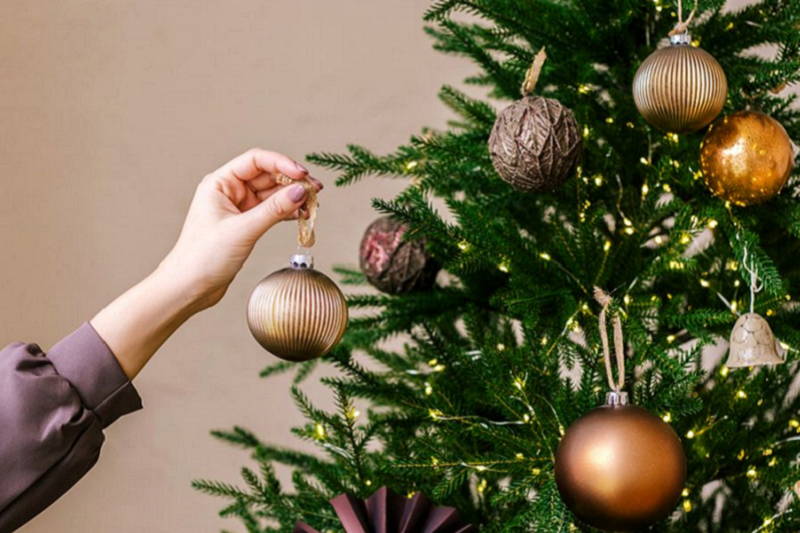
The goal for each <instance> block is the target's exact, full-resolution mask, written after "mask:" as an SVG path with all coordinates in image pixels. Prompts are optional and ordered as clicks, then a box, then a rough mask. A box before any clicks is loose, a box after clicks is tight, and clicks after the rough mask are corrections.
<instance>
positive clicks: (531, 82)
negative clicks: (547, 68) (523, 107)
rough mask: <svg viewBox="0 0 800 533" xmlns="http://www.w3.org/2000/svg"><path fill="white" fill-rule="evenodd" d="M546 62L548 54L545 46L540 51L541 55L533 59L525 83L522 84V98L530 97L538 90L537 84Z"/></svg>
mask: <svg viewBox="0 0 800 533" xmlns="http://www.w3.org/2000/svg"><path fill="white" fill-rule="evenodd" d="M546 60H547V52H545V49H544V46H543V47H542V49H541V50H539V53H538V54H536V57H534V58H533V64H532V65H531V68H529V69H528V72H527V73H526V74H525V81H524V82H522V96H530V95H531V94H533V90H534V89H535V88H536V83H537V82H538V81H539V74H541V73H542V67H543V66H544V62H545V61H546Z"/></svg>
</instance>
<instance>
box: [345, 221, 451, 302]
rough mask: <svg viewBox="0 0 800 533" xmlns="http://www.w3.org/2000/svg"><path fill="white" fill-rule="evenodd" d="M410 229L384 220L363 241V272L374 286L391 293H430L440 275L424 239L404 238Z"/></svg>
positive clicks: (360, 253)
mask: <svg viewBox="0 0 800 533" xmlns="http://www.w3.org/2000/svg"><path fill="white" fill-rule="evenodd" d="M407 229H408V228H407V226H406V225H405V224H402V223H400V222H397V221H395V220H392V219H391V218H389V217H381V218H379V219H378V220H376V221H375V222H373V223H372V224H370V225H369V227H368V228H367V231H366V232H364V237H363V238H362V239H361V247H360V251H359V256H360V258H359V262H360V266H361V271H362V272H363V273H364V276H366V278H367V281H369V283H370V284H371V285H373V286H374V287H375V288H377V289H379V290H381V291H383V292H385V293H388V294H405V293H408V292H413V291H420V290H428V289H430V288H431V287H433V284H434V282H435V281H436V274H437V273H438V272H439V265H438V264H437V263H436V261H434V260H433V258H432V257H431V255H430V254H429V253H428V251H427V250H426V248H425V240H424V239H418V240H413V241H410V240H404V239H403V237H404V235H405V233H406V231H407Z"/></svg>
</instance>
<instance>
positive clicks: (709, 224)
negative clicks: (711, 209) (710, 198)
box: [708, 218, 719, 229]
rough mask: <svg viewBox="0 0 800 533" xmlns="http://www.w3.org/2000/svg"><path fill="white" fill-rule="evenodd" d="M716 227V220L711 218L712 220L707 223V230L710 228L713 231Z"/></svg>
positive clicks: (717, 223)
mask: <svg viewBox="0 0 800 533" xmlns="http://www.w3.org/2000/svg"><path fill="white" fill-rule="evenodd" d="M717 226H719V222H717V221H716V220H714V219H713V218H712V219H710V220H709V221H708V227H709V228H711V229H714V228H716V227H717Z"/></svg>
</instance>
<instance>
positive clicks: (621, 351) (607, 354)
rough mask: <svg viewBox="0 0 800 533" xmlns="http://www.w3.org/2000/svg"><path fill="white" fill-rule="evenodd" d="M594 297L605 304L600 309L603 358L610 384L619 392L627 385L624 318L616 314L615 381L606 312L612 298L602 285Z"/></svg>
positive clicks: (595, 291)
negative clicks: (623, 336)
mask: <svg viewBox="0 0 800 533" xmlns="http://www.w3.org/2000/svg"><path fill="white" fill-rule="evenodd" d="M594 299H595V300H597V303H599V304H600V305H602V306H603V310H602V311H600V318H599V323H600V339H601V340H602V341H603V360H604V361H605V363H606V377H607V378H608V386H609V387H611V389H612V390H614V391H615V392H619V391H620V390H622V388H623V387H624V386H625V344H624V342H623V339H622V320H620V318H619V313H617V314H615V315H614V351H615V353H616V357H617V381H616V383H615V382H614V370H613V369H612V368H611V349H610V348H609V346H608V331H606V314H607V312H608V307H609V306H610V305H611V301H612V298H611V296H609V295H608V294H607V293H606V292H605V291H604V290H603V289H601V288H600V287H595V288H594Z"/></svg>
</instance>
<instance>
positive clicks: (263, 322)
mask: <svg viewBox="0 0 800 533" xmlns="http://www.w3.org/2000/svg"><path fill="white" fill-rule="evenodd" d="M312 261H313V260H312V259H311V257H310V256H307V255H296V256H294V257H292V262H291V266H290V267H289V268H284V269H282V270H278V271H277V272H273V273H272V274H270V275H269V276H267V277H266V278H264V279H263V280H261V282H260V283H259V284H258V285H257V286H256V288H255V290H253V294H252V295H251V296H250V302H249V303H248V305H247V324H248V326H250V332H251V333H252V334H253V337H255V339H256V340H257V341H258V343H259V344H260V345H261V346H262V347H263V348H264V349H265V350H267V351H268V352H270V353H271V354H273V355H275V356H276V357H280V358H281V359H285V360H287V361H296V362H300V361H309V360H311V359H316V358H317V357H322V356H323V355H325V354H326V353H328V352H329V351H331V349H333V347H334V346H336V344H337V343H338V342H339V340H341V338H342V335H344V331H345V329H346V328H347V302H346V301H345V299H344V295H343V294H342V291H340V290H339V287H337V286H336V284H335V283H334V282H333V281H331V279H330V278H329V277H328V276H326V275H325V274H323V273H321V272H318V271H316V270H314V268H313V262H312Z"/></svg>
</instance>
